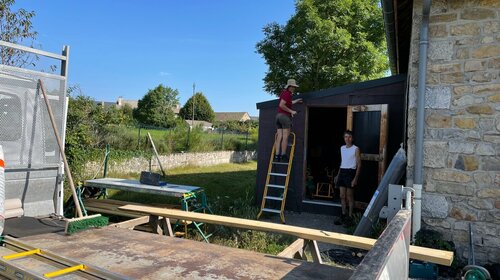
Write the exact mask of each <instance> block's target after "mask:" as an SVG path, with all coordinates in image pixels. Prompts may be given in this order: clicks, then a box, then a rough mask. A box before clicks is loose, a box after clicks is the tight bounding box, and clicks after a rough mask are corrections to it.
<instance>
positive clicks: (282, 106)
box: [274, 79, 302, 162]
mask: <svg viewBox="0 0 500 280" xmlns="http://www.w3.org/2000/svg"><path fill="white" fill-rule="evenodd" d="M298 87H299V86H298V85H297V83H296V82H295V80H294V79H289V80H288V82H287V84H286V87H285V89H284V90H283V91H282V92H281V94H280V99H279V105H278V114H276V127H277V131H276V139H275V142H274V148H275V151H276V153H275V156H274V160H275V161H284V162H288V156H287V154H286V148H287V145H288V136H289V135H290V128H291V127H292V117H293V116H294V115H295V114H297V111H294V110H292V104H295V103H300V102H302V99H301V98H298V99H295V100H293V101H292V95H293V93H294V92H295V90H296V89H297V88H298Z"/></svg>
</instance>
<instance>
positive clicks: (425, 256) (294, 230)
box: [119, 205, 453, 266]
mask: <svg viewBox="0 0 500 280" xmlns="http://www.w3.org/2000/svg"><path fill="white" fill-rule="evenodd" d="M119 209H121V210H126V211H135V212H139V213H145V214H149V215H156V216H160V217H169V218H176V219H183V220H190V221H198V222H204V223H209V224H216V225H223V226H229V227H236V228H245V229H252V230H259V231H268V232H276V233H282V234H288V235H292V236H296V237H299V238H302V239H308V240H315V241H320V242H324V243H329V244H336V245H342V246H347V247H353V248H358V249H364V250H370V249H371V248H372V247H373V245H374V244H375V242H376V241H377V240H376V239H372V238H366V237H360V236H353V235H349V234H342V233H337V232H330V231H324V230H317V229H310V228H302V227H297V226H289V225H283V224H275V223H269V222H261V221H255V220H246V219H240V218H233V217H226V216H218V215H210V214H203V213H195V212H187V211H180V210H171V209H162V208H156V207H147V206H139V205H125V206H122V207H119ZM410 258H412V259H416V260H421V261H427V262H433V263H437V264H441V265H447V266H449V265H451V262H452V260H453V252H449V251H443V250H436V249H430V248H424V247H418V246H410Z"/></svg>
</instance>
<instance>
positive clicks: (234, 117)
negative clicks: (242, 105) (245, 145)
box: [215, 112, 250, 122]
mask: <svg viewBox="0 0 500 280" xmlns="http://www.w3.org/2000/svg"><path fill="white" fill-rule="evenodd" d="M248 120H250V115H249V114H248V113H247V112H220V113H215V121H217V122H227V121H239V122H246V121H248Z"/></svg>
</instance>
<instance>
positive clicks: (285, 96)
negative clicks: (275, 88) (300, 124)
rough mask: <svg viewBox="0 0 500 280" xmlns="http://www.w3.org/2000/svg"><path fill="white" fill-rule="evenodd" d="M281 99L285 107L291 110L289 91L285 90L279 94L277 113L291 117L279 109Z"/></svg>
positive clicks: (290, 94)
mask: <svg viewBox="0 0 500 280" xmlns="http://www.w3.org/2000/svg"><path fill="white" fill-rule="evenodd" d="M282 99H283V100H285V102H286V107H288V108H290V109H292V93H291V92H290V91H289V90H287V89H285V90H283V91H282V92H281V94H280V100H279V101H278V113H282V114H286V115H288V116H290V117H291V116H292V114H290V113H289V112H287V111H285V110H283V109H281V107H280V106H279V104H280V103H281V100H282Z"/></svg>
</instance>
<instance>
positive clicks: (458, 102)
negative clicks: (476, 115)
mask: <svg viewBox="0 0 500 280" xmlns="http://www.w3.org/2000/svg"><path fill="white" fill-rule="evenodd" d="M475 100H476V99H475V98H474V97H473V96H471V95H466V96H462V97H460V98H457V99H454V100H453V105H455V106H458V107H463V106H468V105H473V104H475V103H476V102H475Z"/></svg>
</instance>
